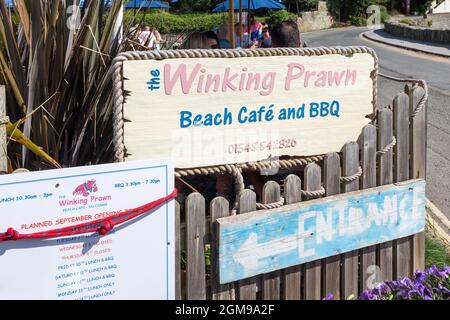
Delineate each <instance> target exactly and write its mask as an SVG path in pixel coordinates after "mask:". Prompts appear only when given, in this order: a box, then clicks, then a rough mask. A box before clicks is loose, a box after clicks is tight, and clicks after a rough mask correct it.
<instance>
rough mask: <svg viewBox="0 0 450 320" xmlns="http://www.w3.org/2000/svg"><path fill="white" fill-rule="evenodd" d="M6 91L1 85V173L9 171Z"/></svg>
mask: <svg viewBox="0 0 450 320" xmlns="http://www.w3.org/2000/svg"><path fill="white" fill-rule="evenodd" d="M7 121H8V118H7V117H6V93H5V86H0V174H2V173H7V172H8V153H7V151H6V122H7Z"/></svg>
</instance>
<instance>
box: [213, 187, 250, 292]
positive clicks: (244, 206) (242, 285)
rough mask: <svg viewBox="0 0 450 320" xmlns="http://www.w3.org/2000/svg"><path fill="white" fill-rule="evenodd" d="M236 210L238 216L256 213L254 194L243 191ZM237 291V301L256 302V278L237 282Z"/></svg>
mask: <svg viewBox="0 0 450 320" xmlns="http://www.w3.org/2000/svg"><path fill="white" fill-rule="evenodd" d="M238 208H239V214H243V213H246V212H251V211H256V194H255V193H254V192H253V191H252V190H244V191H243V192H242V194H241V196H240V198H239V204H238ZM238 216H239V215H238ZM221 278H222V275H221ZM237 291H238V292H237V294H238V295H239V300H256V277H251V278H247V279H244V280H241V281H239V282H238V284H237Z"/></svg>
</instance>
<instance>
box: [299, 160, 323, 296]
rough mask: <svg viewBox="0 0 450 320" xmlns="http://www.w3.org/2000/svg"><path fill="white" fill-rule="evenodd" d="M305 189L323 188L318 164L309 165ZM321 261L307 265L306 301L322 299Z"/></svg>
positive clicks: (305, 174) (306, 168) (305, 176)
mask: <svg viewBox="0 0 450 320" xmlns="http://www.w3.org/2000/svg"><path fill="white" fill-rule="evenodd" d="M303 179H304V183H305V187H304V189H305V190H306V191H315V190H319V189H320V188H321V186H322V184H321V180H322V172H321V169H320V167H319V166H318V165H317V164H316V163H309V164H308V165H307V166H306V167H305V172H304V178H303ZM321 272H322V268H321V261H320V260H316V261H312V262H308V263H307V264H306V265H305V299H307V300H319V299H321V298H322V297H321V286H322V284H321Z"/></svg>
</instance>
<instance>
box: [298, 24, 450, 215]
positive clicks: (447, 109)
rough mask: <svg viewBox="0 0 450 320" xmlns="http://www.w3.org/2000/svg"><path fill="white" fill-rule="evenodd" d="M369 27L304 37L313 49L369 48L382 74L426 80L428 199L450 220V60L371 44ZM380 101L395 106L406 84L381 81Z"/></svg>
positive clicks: (379, 84)
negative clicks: (353, 46)
mask: <svg viewBox="0 0 450 320" xmlns="http://www.w3.org/2000/svg"><path fill="white" fill-rule="evenodd" d="M366 30H367V29H366V28H344V29H333V30H325V31H318V32H309V33H305V34H303V35H302V39H303V40H305V41H306V43H307V45H308V46H309V47H314V46H346V45H349V46H350V45H365V46H369V47H372V48H373V49H374V50H375V51H376V53H377V55H378V58H379V60H380V72H382V73H384V74H388V75H391V76H395V77H400V78H415V79H425V80H426V81H427V83H428V85H429V104H428V108H429V109H428V158H427V160H428V161H427V197H428V198H429V199H430V200H431V201H432V202H433V203H434V204H435V205H436V206H437V207H438V208H439V209H440V210H441V211H442V212H444V213H445V214H446V215H447V217H449V218H450V60H449V59H445V58H440V57H434V56H429V55H425V54H419V53H415V52H412V51H408V50H403V49H398V48H393V47H389V46H386V45H384V44H380V43H376V42H372V41H369V40H367V39H365V38H363V37H362V36H361V33H362V32H364V31H366ZM378 86H379V87H378V88H379V89H378V91H379V97H378V99H379V100H378V101H379V102H380V103H381V104H382V105H388V104H391V99H392V98H393V97H394V96H395V95H396V94H397V93H398V92H400V91H401V90H402V89H403V88H402V87H403V85H401V84H399V83H398V82H395V81H390V80H385V79H379V83H378Z"/></svg>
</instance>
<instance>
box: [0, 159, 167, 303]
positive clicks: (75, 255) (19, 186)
mask: <svg viewBox="0 0 450 320" xmlns="http://www.w3.org/2000/svg"><path fill="white" fill-rule="evenodd" d="M173 181H174V173H173V167H172V165H171V164H170V163H169V162H168V161H162V160H161V161H148V160H146V161H136V162H127V163H114V164H107V165H98V166H88V167H78V168H67V169H58V170H48V171H40V172H30V173H20V174H10V175H3V176H0V231H1V232H4V231H6V230H7V229H8V228H10V227H11V228H14V229H15V230H16V231H18V232H19V233H20V234H29V233H35V232H40V231H49V230H52V229H56V228H61V227H69V226H73V225H77V224H80V223H83V222H89V221H92V220H97V219H101V218H105V217H108V216H110V217H113V216H114V215H117V214H119V213H121V212H123V211H124V210H127V209H133V208H136V207H139V206H141V205H144V204H147V203H149V202H152V201H154V200H156V199H160V198H163V197H165V196H167V195H169V194H170V193H171V192H172V190H173V188H174V186H173ZM174 229H175V226H174V201H168V202H165V203H163V204H162V205H160V206H158V207H156V208H155V209H154V210H152V211H150V212H147V213H145V214H144V215H142V216H139V217H138V218H136V219H135V220H130V221H128V222H126V223H124V224H121V225H118V226H116V227H115V228H114V229H113V230H112V231H110V233H108V234H106V235H104V236H99V235H98V234H97V233H91V234H83V235H77V236H70V237H59V238H49V239H21V240H17V241H5V242H0V265H1V270H2V271H1V272H0V300H3V299H84V300H91V299H173V298H174V288H175V285H174V273H175V271H174V256H175V251H174Z"/></svg>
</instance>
